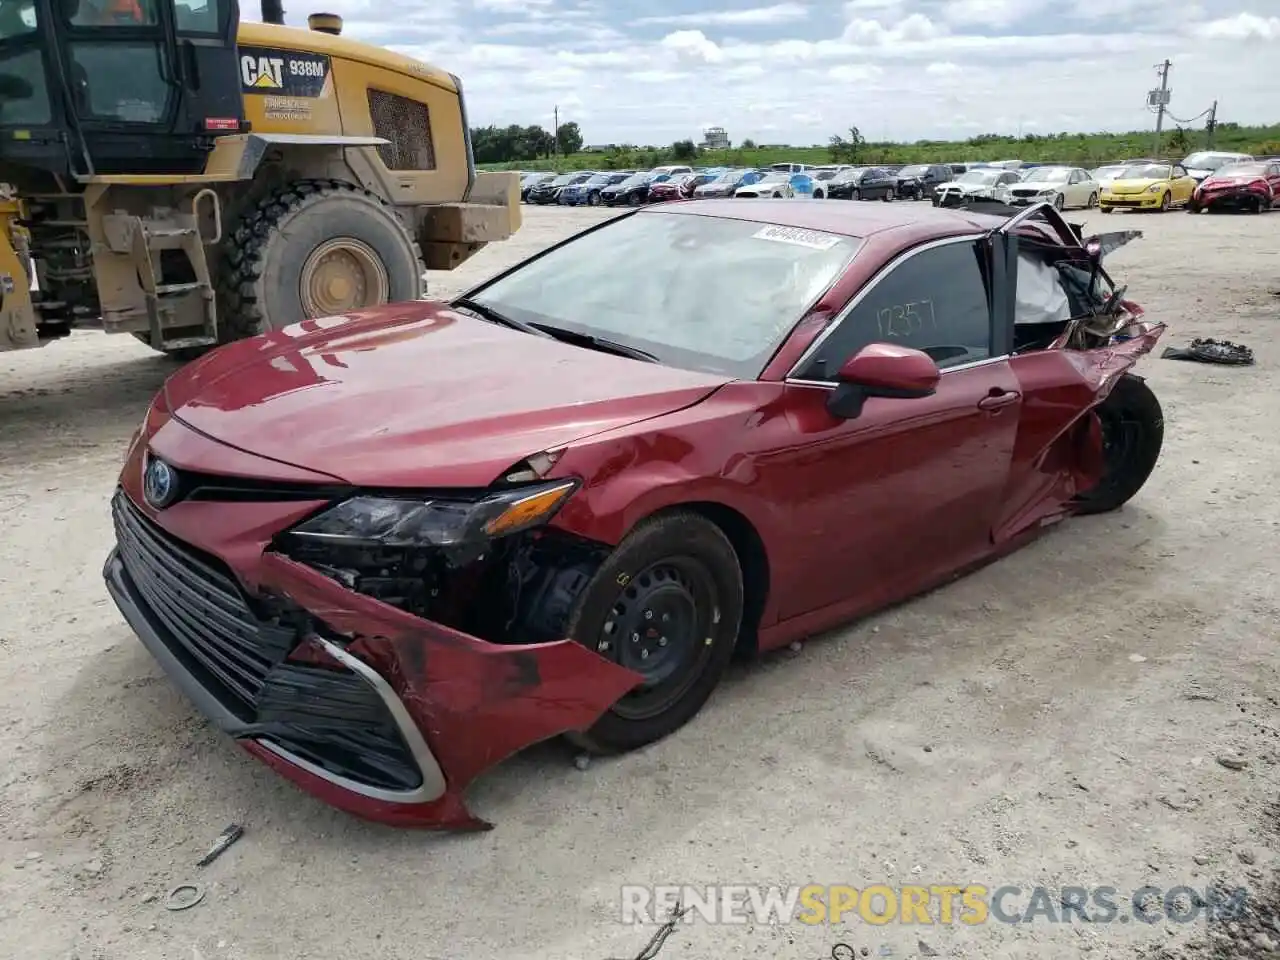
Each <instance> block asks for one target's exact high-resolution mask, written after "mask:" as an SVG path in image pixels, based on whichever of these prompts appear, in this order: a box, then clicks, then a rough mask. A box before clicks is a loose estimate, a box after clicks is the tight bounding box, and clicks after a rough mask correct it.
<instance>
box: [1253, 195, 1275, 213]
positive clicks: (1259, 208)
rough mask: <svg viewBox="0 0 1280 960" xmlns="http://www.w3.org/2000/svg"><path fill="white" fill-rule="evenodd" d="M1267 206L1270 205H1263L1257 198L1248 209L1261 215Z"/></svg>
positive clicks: (1260, 199) (1259, 198)
mask: <svg viewBox="0 0 1280 960" xmlns="http://www.w3.org/2000/svg"><path fill="white" fill-rule="evenodd" d="M1269 206H1270V204H1263V202H1262V198H1261V197H1257V198H1255V199H1254V201H1253V206H1252V207H1251V208H1250V210H1251V212H1253V213H1262V211H1264V210H1266V209H1267V207H1269Z"/></svg>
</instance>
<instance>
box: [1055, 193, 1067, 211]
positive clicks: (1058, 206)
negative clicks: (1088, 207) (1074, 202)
mask: <svg viewBox="0 0 1280 960" xmlns="http://www.w3.org/2000/svg"><path fill="white" fill-rule="evenodd" d="M1066 208H1067V197H1066V194H1063V193H1057V194H1054V197H1053V209H1055V210H1065V209H1066Z"/></svg>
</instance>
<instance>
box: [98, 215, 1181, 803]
mask: <svg viewBox="0 0 1280 960" xmlns="http://www.w3.org/2000/svg"><path fill="white" fill-rule="evenodd" d="M1006 213H1007V211H1006V212H1005V213H1001V214H1000V215H998V216H997V215H988V214H980V213H975V212H970V211H965V210H949V209H937V208H933V207H929V206H924V207H920V206H914V205H899V204H804V203H795V204H779V203H775V202H770V201H768V200H759V201H757V200H708V201H706V202H704V203H697V204H681V203H677V204H665V205H659V206H655V207H646V208H640V209H638V210H636V211H634V212H632V213H629V214H626V215H624V216H622V217H619V218H617V219H615V220H611V221H609V222H606V223H604V224H602V225H599V226H597V227H595V228H593V229H591V230H589V231H587V232H585V233H583V234H580V235H578V236H577V237H574V238H572V239H570V240H568V241H565V242H564V243H562V244H559V245H557V246H555V247H553V248H551V249H549V250H547V251H545V252H543V253H541V254H539V255H538V256H536V257H534V258H532V259H530V260H528V261H526V262H524V263H523V264H521V265H519V266H516V267H514V268H513V269H511V270H508V271H507V272H505V273H503V274H501V275H499V276H497V277H496V278H494V279H492V280H490V281H489V282H487V283H484V284H482V285H481V286H479V287H477V288H475V289H473V290H471V291H470V292H469V293H467V294H466V295H464V296H461V297H458V298H457V299H455V300H453V301H452V302H449V303H444V302H439V303H433V302H415V303H401V304H393V305H389V306H386V307H381V308H376V309H372V310H368V311H365V312H361V313H356V314H353V315H351V316H344V317H334V318H329V319H325V320H312V321H306V322H304V323H302V324H299V325H297V326H293V327H288V328H285V329H283V330H278V331H275V332H271V333H268V334H265V335H263V336H260V337H258V338H256V339H252V340H245V341H241V342H238V343H232V344H229V345H227V346H225V347H222V348H221V349H219V350H217V351H214V352H213V353H210V354H208V355H207V356H205V357H203V358H201V359H199V360H197V361H195V362H193V363H191V364H189V365H187V366H186V367H184V368H182V369H180V370H179V371H178V372H176V373H175V374H173V376H172V377H170V379H169V380H168V382H167V383H166V384H165V385H164V387H163V389H162V390H161V392H160V393H159V395H158V396H157V397H156V398H155V400H154V401H153V403H152V404H151V406H150V408H149V409H148V410H147V413H146V417H145V421H144V423H143V425H142V426H141V427H140V429H139V431H138V433H137V435H136V436H135V437H134V439H133V441H132V444H131V447H130V449H129V451H128V457H127V462H126V464H125V466H124V469H123V472H122V473H121V476H120V486H119V490H118V491H117V492H116V494H115V496H114V499H113V501H112V510H113V513H114V521H115V529H116V536H117V545H116V547H115V549H113V551H112V552H111V554H110V556H109V558H108V560H107V562H106V566H105V571H104V573H105V577H106V581H107V585H108V588H109V590H110V593H111V595H112V596H113V598H114V599H115V602H116V603H117V605H118V606H119V608H120V610H121V612H122V613H123V615H124V617H125V618H126V619H127V620H128V622H129V623H130V624H131V625H132V627H133V629H134V630H135V631H136V632H137V634H138V635H139V637H140V638H141V639H142V641H143V642H144V643H145V644H146V646H147V647H148V648H149V649H150V650H151V652H152V653H153V654H154V656H155V657H156V658H157V659H158V660H159V662H160V663H161V665H162V666H163V668H164V669H165V670H166V671H167V672H168V673H169V674H170V676H171V677H172V678H173V680H174V681H176V683H177V684H178V685H179V686H180V687H181V688H182V689H183V690H184V691H185V692H186V693H187V695H188V696H189V697H190V698H191V699H192V700H193V701H194V702H195V703H196V705H197V706H198V708H199V709H200V710H201V711H202V712H204V713H205V714H206V715H207V716H209V717H210V718H211V719H212V720H213V721H214V722H215V723H216V724H217V725H218V726H219V727H220V728H221V729H222V730H223V731H225V732H226V733H228V734H230V735H231V736H232V737H234V738H236V739H237V740H239V741H240V742H241V743H242V744H243V745H244V746H245V748H246V749H248V750H249V751H251V752H252V753H254V754H255V755H257V756H258V757H259V758H260V759H262V760H263V761H265V762H267V763H268V764H270V765H271V766H272V767H274V768H275V769H276V770H278V771H279V772H280V773H282V774H283V775H285V776H286V777H288V778H290V779H292V780H294V781H295V782H297V783H298V784H300V785H301V786H302V787H303V788H305V789H307V790H309V791H311V792H312V793H314V794H316V795H318V796H319V797H321V798H323V799H325V800H327V801H329V802H331V803H333V804H335V805H337V806H339V807H341V808H343V809H345V810H347V811H350V812H352V813H355V814H358V815H361V816H364V817H367V818H371V819H375V820H380V821H384V822H388V823H393V824H400V825H415V826H431V827H439V828H452V829H467V828H472V829H474V828H484V827H487V826H488V824H487V823H485V822H484V821H482V820H479V819H477V818H476V817H474V816H473V815H472V814H471V813H469V812H468V810H467V809H466V807H465V806H464V803H463V791H464V789H465V788H466V787H467V785H468V784H469V783H470V782H471V781H472V780H473V779H474V778H475V777H476V776H477V775H478V774H480V773H482V772H483V771H484V770H486V769H488V768H490V767H492V766H493V765H495V764H497V763H498V762H499V761H501V760H502V759H503V758H505V757H507V756H509V755H511V754H512V753H514V752H516V751H518V750H520V749H522V748H524V747H526V746H528V745H530V744H532V743H534V742H537V741H540V740H544V739H548V738H551V737H554V736H557V735H560V734H568V735H569V736H570V737H571V738H572V739H574V740H575V741H576V742H577V743H579V744H581V745H583V746H585V747H586V748H588V749H592V750H597V751H602V752H619V751H626V750H629V749H632V748H635V747H639V746H641V745H643V744H647V743H650V742H652V741H654V740H657V739H659V738H661V737H663V736H666V735H667V734H670V733H672V732H673V731H675V730H676V729H677V728H679V727H680V726H681V725H683V724H684V723H686V722H687V721H688V720H689V719H690V718H692V717H693V716H694V715H695V714H696V713H697V712H698V711H699V710H700V708H701V707H702V705H703V703H704V702H705V701H706V700H707V698H708V697H709V696H710V695H711V693H712V690H713V688H714V687H715V686H716V684H717V682H718V681H719V680H720V678H721V676H722V674H723V672H724V670H725V668H726V665H727V664H728V663H729V661H730V658H731V657H732V656H733V655H734V654H735V653H738V654H745V655H751V654H755V653H758V652H761V651H766V650H770V649H773V648H776V647H779V646H782V645H785V644H787V643H789V642H791V641H793V640H796V639H798V638H801V637H807V636H810V635H812V634H814V633H817V632H819V631H822V630H824V629H827V628H829V627H832V626H834V625H836V624H839V623H842V622H845V621H848V620H850V619H851V618H854V617H857V616H859V615H862V614H866V613H869V612H871V611H873V610H876V609H877V608H880V607H883V606H884V605H886V604H889V603H892V602H895V601H898V600H901V599H903V598H905V597H907V596H909V595H911V594H915V593H917V592H919V591H922V590H924V589H926V588H929V587H931V586H932V585H935V584H938V583H940V582H942V581H945V580H947V579H949V578H952V577H954V576H955V575H957V574H958V573H959V572H961V571H964V570H966V569H968V568H970V567H972V566H973V565H975V564H978V563H980V562H983V561H986V560H989V559H991V558H993V557H996V556H998V555H1001V554H1004V553H1006V552H1008V551H1010V550H1012V549H1014V548H1016V547H1017V546H1019V545H1021V544H1023V543H1025V542H1027V541H1028V540H1029V539H1031V538H1033V537H1035V536H1036V535H1037V534H1039V533H1040V532H1041V531H1043V530H1044V529H1045V528H1046V527H1047V526H1049V525H1051V524H1054V523H1056V522H1057V521H1060V520H1062V519H1064V518H1066V517H1069V516H1071V515H1072V514H1077V513H1094V512H1099V511H1106V510H1113V509H1115V508H1117V507H1119V506H1120V505H1121V504H1123V503H1125V502H1126V501H1127V500H1128V499H1129V498H1130V497H1132V496H1133V495H1134V494H1135V493H1137V492H1138V490H1139V489H1140V488H1141V487H1142V486H1143V484H1144V482H1145V481H1146V479H1147V476H1148V474H1149V473H1150V472H1151V470H1152V468H1153V467H1154V465H1155V463H1156V459H1157V457H1158V456H1159V453H1160V449H1161V443H1162V437H1163V420H1162V417H1161V412H1160V405H1159V403H1158V402H1157V400H1156V398H1155V396H1154V394H1153V393H1152V392H1151V391H1150V390H1149V389H1148V388H1147V386H1146V385H1145V383H1144V382H1143V380H1141V379H1140V378H1137V377H1135V376H1133V375H1132V374H1131V373H1129V372H1128V371H1129V369H1130V367H1132V366H1133V364H1134V362H1135V361H1136V360H1137V359H1138V358H1139V357H1140V356H1142V355H1143V354H1145V353H1147V352H1148V351H1149V350H1150V349H1151V348H1152V346H1153V345H1154V344H1155V342H1156V340H1157V339H1158V338H1159V337H1160V335H1161V333H1162V332H1163V329H1164V327H1163V325H1160V324H1152V323H1149V322H1146V321H1144V320H1143V319H1142V311H1141V309H1140V308H1139V307H1138V306H1137V305H1136V304H1134V303H1132V302H1130V301H1129V300H1127V299H1125V298H1124V295H1123V294H1124V291H1123V290H1113V288H1112V283H1111V281H1110V279H1109V278H1108V277H1107V274H1106V272H1105V270H1103V268H1102V264H1101V261H1102V257H1103V255H1104V254H1105V252H1106V251H1107V249H1108V248H1109V247H1111V246H1113V245H1114V244H1116V243H1119V242H1124V241H1125V240H1127V239H1130V238H1131V237H1132V236H1134V235H1135V234H1133V233H1123V234H1113V235H1106V236H1104V237H1101V238H1093V239H1090V240H1088V241H1084V240H1082V239H1081V238H1080V234H1079V231H1078V230H1076V229H1074V228H1072V227H1070V226H1068V225H1067V224H1066V222H1065V221H1063V220H1062V219H1061V217H1060V216H1059V215H1058V214H1057V213H1056V212H1055V211H1054V210H1053V209H1052V208H1051V207H1046V206H1045V205H1040V206H1036V207H1031V208H1027V209H1024V210H1023V211H1022V212H1021V213H1019V214H1018V215H1017V216H1014V217H1012V218H1009V217H1008V216H1007V215H1006ZM1015 277H1016V280H1017V286H1016V289H1015V286H1014V279H1015Z"/></svg>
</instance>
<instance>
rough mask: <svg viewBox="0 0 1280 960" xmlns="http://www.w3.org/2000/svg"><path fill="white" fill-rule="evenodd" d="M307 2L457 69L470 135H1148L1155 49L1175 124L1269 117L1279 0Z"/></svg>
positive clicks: (1277, 109)
mask: <svg viewBox="0 0 1280 960" xmlns="http://www.w3.org/2000/svg"><path fill="white" fill-rule="evenodd" d="M313 2H315V3H316V4H317V5H318V6H317V7H315V8H312V9H321V8H323V9H326V10H331V11H332V12H335V13H339V14H341V15H342V16H343V17H344V18H345V19H346V29H345V33H346V35H347V36H350V37H354V38H357V39H361V40H366V41H369V42H372V43H377V44H380V45H385V46H391V47H393V48H395V49H397V50H400V51H402V52H404V53H408V54H410V55H412V56H416V57H419V58H421V59H424V60H427V61H429V62H431V63H434V64H436V65H438V66H440V67H443V68H445V69H447V70H449V71H451V72H453V73H456V74H458V75H459V76H460V77H461V78H462V80H463V82H464V84H465V85H466V89H467V93H468V107H469V110H470V112H471V117H472V122H473V123H475V124H477V125H479V124H488V123H496V124H504V125H505V124H508V123H519V124H532V123H539V124H542V125H543V126H546V127H548V128H549V127H550V126H551V118H552V110H553V108H554V107H555V106H557V105H558V106H559V108H560V119H561V121H564V120H576V121H577V122H578V123H579V124H581V126H582V130H583V134H584V136H585V137H586V140H587V142H588V143H601V144H603V143H638V144H649V143H670V142H671V141H673V140H676V139H681V138H684V137H694V138H697V136H698V134H699V131H700V130H701V129H702V128H704V127H706V126H708V125H711V124H718V125H721V126H724V127H725V128H727V130H728V133H729V136H730V137H731V138H732V139H733V140H734V141H735V142H737V141H740V140H742V139H744V138H747V137H751V138H753V139H755V140H756V141H758V142H762V143H766V142H767V143H791V144H809V143H820V142H825V141H826V139H827V138H828V137H829V136H830V135H831V134H832V133H835V132H838V131H841V130H842V129H844V128H847V127H848V126H849V125H850V124H857V126H858V127H859V128H860V129H861V130H862V132H863V135H864V136H866V137H868V139H893V140H915V139H919V138H925V137H937V138H962V137H968V136H972V135H974V134H978V133H985V132H1000V133H1016V132H1018V131H1019V130H1021V131H1022V132H1023V133H1042V132H1053V131H1060V130H1070V131H1079V130H1131V129H1143V128H1147V127H1151V126H1153V123H1154V118H1153V117H1152V115H1151V114H1150V113H1149V112H1148V111H1147V109H1146V108H1145V106H1144V103H1145V98H1146V92H1147V91H1148V90H1149V89H1151V88H1152V87H1154V86H1156V85H1157V78H1156V73H1155V69H1154V66H1155V64H1157V63H1158V62H1159V61H1161V60H1163V59H1164V58H1165V57H1168V58H1169V59H1170V60H1172V61H1173V68H1172V70H1171V71H1170V74H1169V78H1170V87H1171V89H1172V90H1173V99H1172V103H1171V106H1170V109H1171V111H1172V112H1173V114H1174V115H1175V116H1178V117H1182V118H1191V117H1194V116H1196V115H1197V114H1199V113H1200V112H1201V111H1203V110H1205V109H1207V108H1208V107H1209V105H1210V104H1211V103H1212V102H1213V101H1214V99H1217V100H1219V101H1220V104H1219V119H1220V120H1235V121H1238V122H1242V123H1247V122H1269V121H1277V120H1280V99H1277V96H1276V95H1277V93H1278V92H1280V81H1277V79H1276V77H1277V73H1276V71H1275V58H1276V54H1277V51H1280V16H1276V13H1277V12H1280V0H1199V2H1195V0H1075V2H1069V0H779V2H770V0H647V2H645V3H623V2H619V0H426V2H422V0H313ZM244 6H245V7H246V8H247V10H246V12H248V10H250V9H252V6H253V5H252V4H251V3H250V2H247V0H245V2H244ZM286 6H287V7H289V8H290V9H288V12H287V17H286V19H287V20H288V21H289V22H290V23H293V24H298V25H301V24H303V23H304V22H305V18H306V15H307V14H308V13H310V12H312V9H307V8H304V7H302V6H300V5H299V0H293V2H292V3H290V2H289V0H286ZM1202 125H1203V121H1198V122H1197V124H1196V126H1202Z"/></svg>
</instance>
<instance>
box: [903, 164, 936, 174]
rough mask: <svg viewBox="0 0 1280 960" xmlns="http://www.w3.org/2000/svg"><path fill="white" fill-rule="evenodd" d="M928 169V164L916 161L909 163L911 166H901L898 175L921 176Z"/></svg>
mask: <svg viewBox="0 0 1280 960" xmlns="http://www.w3.org/2000/svg"><path fill="white" fill-rule="evenodd" d="M928 169H929V167H928V165H927V164H923V163H916V164H912V165H911V166H909V167H903V168H902V169H901V170H899V171H898V176H900V177H922V176H924V175H925V173H926V172H927V171H928Z"/></svg>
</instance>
